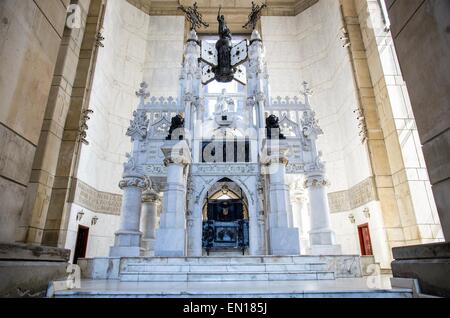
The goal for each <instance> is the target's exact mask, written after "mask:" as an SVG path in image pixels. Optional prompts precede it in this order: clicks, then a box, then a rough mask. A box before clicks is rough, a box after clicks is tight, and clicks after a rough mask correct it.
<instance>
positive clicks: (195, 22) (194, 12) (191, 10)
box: [178, 2, 209, 30]
mask: <svg viewBox="0 0 450 318" xmlns="http://www.w3.org/2000/svg"><path fill="white" fill-rule="evenodd" d="M178 9H179V10H181V11H183V12H184V13H185V14H186V19H187V20H188V21H189V22H190V23H191V30H197V29H199V28H201V27H204V28H208V27H209V24H208V23H206V22H204V21H203V16H202V15H201V13H200V12H198V7H197V2H196V3H194V5H193V6H192V7H187V8H185V7H184V6H182V5H180V6H179V7H178Z"/></svg>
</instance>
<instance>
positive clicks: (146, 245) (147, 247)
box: [141, 239, 156, 252]
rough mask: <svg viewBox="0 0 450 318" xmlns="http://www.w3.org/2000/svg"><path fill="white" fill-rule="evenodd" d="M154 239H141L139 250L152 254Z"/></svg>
mask: <svg viewBox="0 0 450 318" xmlns="http://www.w3.org/2000/svg"><path fill="white" fill-rule="evenodd" d="M155 241H156V240H155V239H142V244H141V249H142V250H143V251H144V252H153V251H154V250H155Z"/></svg>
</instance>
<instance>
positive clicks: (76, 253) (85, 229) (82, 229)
mask: <svg viewBox="0 0 450 318" xmlns="http://www.w3.org/2000/svg"><path fill="white" fill-rule="evenodd" d="M89 230H90V229H89V227H87V226H83V225H78V231H77V239H76V241H75V249H74V252H73V262H72V263H73V264H76V263H77V262H78V259H80V258H84V257H86V252H87V245H88V241H89ZM81 232H85V233H86V239H85V240H84V241H83V242H81V241H80V240H81V237H80V234H81ZM80 244H83V245H82V246H80ZM80 249H81V251H82V252H81V253H80V252H79V250H80ZM83 254H84V255H83Z"/></svg>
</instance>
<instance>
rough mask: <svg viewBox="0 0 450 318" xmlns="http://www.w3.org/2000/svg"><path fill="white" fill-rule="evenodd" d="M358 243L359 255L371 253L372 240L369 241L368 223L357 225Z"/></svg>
mask: <svg viewBox="0 0 450 318" xmlns="http://www.w3.org/2000/svg"><path fill="white" fill-rule="evenodd" d="M358 235H359V244H360V245H361V255H363V256H365V255H373V251H372V242H371V241H370V232H369V224H362V225H359V226H358Z"/></svg>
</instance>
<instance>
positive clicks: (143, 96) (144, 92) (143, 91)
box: [136, 82, 150, 103]
mask: <svg viewBox="0 0 450 318" xmlns="http://www.w3.org/2000/svg"><path fill="white" fill-rule="evenodd" d="M140 87H141V88H140V89H139V90H138V91H137V92H136V96H137V97H139V98H140V99H141V103H144V102H145V100H146V99H147V98H149V97H150V93H149V92H148V91H147V88H148V85H147V83H146V82H142V83H141V85H140Z"/></svg>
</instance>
